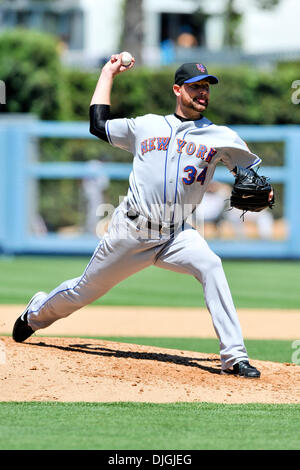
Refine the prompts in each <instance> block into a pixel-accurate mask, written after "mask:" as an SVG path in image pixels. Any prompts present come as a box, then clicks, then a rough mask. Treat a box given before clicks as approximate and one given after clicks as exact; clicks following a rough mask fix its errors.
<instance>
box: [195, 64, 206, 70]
mask: <svg viewBox="0 0 300 470" xmlns="http://www.w3.org/2000/svg"><path fill="white" fill-rule="evenodd" d="M196 67H197V69H198V70H199V71H200V72H206V68H205V67H204V65H202V64H196Z"/></svg>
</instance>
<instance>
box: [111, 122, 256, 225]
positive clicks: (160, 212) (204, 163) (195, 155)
mask: <svg viewBox="0 0 300 470" xmlns="http://www.w3.org/2000/svg"><path fill="white" fill-rule="evenodd" d="M106 133H107V136H108V139H109V141H110V143H111V144H112V145H114V146H117V147H120V148H122V149H124V150H127V151H128V152H131V153H132V154H133V155H134V160H133V171H132V173H131V175H130V179H129V183H130V187H129V191H128V196H127V198H128V203H129V206H130V207H131V208H132V209H134V210H136V212H137V213H139V214H142V215H143V216H145V217H146V218H147V219H152V220H156V221H157V222H158V221H163V222H165V223H168V222H177V223H180V220H176V219H180V217H181V216H182V217H183V218H186V217H187V216H188V215H189V214H190V212H192V211H193V210H194V209H195V207H196V206H197V205H199V204H200V202H201V200H202V198H203V195H204V193H205V191H206V189H207V186H208V184H209V182H210V181H211V179H212V178H213V175H214V172H215V168H216V165H217V163H218V162H220V161H222V162H223V163H224V164H225V165H226V166H227V168H228V169H229V170H232V169H233V168H234V167H235V165H240V166H242V167H244V168H250V167H253V166H256V165H258V164H259V163H260V162H261V159H260V158H259V157H258V156H257V155H254V154H253V153H251V152H250V150H249V149H248V147H247V145H246V144H245V142H244V141H243V140H242V139H241V138H240V137H239V136H238V134H237V133H236V132H234V131H233V130H231V129H230V128H228V127H225V126H217V125H215V124H213V123H212V122H211V121H209V120H208V119H206V118H204V117H203V118H202V119H200V120H198V121H184V122H182V121H181V120H179V119H178V118H177V117H176V116H175V115H174V114H173V115H169V116H158V115H153V114H147V115H146V116H142V117H137V118H135V119H114V120H109V121H107V123H106ZM153 206H155V208H154V207H153ZM168 208H171V209H170V210H168ZM182 208H184V209H185V210H184V211H183V210H182ZM170 219H171V220H170Z"/></svg>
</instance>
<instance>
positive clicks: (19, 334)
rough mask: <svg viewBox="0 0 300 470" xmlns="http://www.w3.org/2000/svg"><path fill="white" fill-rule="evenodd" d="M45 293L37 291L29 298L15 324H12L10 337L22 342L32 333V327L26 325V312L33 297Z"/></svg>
mask: <svg viewBox="0 0 300 470" xmlns="http://www.w3.org/2000/svg"><path fill="white" fill-rule="evenodd" d="M41 294H42V295H47V294H46V293H45V292H37V293H36V294H35V295H34V296H33V297H32V299H30V302H29V303H28V305H27V307H26V309H25V311H24V312H23V313H22V315H20V316H19V318H17V320H16V322H15V324H14V329H13V332H12V337H13V339H14V340H15V341H16V342H17V343H22V342H23V341H25V340H26V339H27V338H29V336H31V335H33V333H34V331H33V329H32V328H31V327H30V326H29V325H28V322H27V313H28V309H29V307H30V305H31V304H32V302H33V301H34V299H35V298H36V297H37V296H38V295H41Z"/></svg>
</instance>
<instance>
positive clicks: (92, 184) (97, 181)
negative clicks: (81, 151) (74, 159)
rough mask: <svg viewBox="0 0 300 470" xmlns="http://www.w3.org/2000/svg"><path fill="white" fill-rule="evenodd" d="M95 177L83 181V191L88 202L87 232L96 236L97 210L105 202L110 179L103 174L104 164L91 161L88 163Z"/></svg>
mask: <svg viewBox="0 0 300 470" xmlns="http://www.w3.org/2000/svg"><path fill="white" fill-rule="evenodd" d="M88 164H89V165H90V166H91V169H92V171H93V172H94V173H95V176H91V177H87V178H84V179H83V180H82V190H83V194H84V198H85V201H86V217H85V227H84V228H85V232H87V233H91V234H93V235H96V226H97V223H98V217H97V210H98V208H99V206H100V205H101V204H103V203H104V202H105V200H104V191H105V190H106V189H107V188H108V186H109V178H108V177H107V176H106V175H105V174H104V172H103V163H102V162H100V161H98V160H91V161H90V162H89V163H88Z"/></svg>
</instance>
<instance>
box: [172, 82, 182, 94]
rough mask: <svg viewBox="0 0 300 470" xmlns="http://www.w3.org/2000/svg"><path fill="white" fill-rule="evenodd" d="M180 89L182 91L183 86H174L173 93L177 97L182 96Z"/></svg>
mask: <svg viewBox="0 0 300 470" xmlns="http://www.w3.org/2000/svg"><path fill="white" fill-rule="evenodd" d="M180 89H181V86H179V85H176V83H175V84H174V85H173V92H174V94H175V95H176V96H180Z"/></svg>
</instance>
